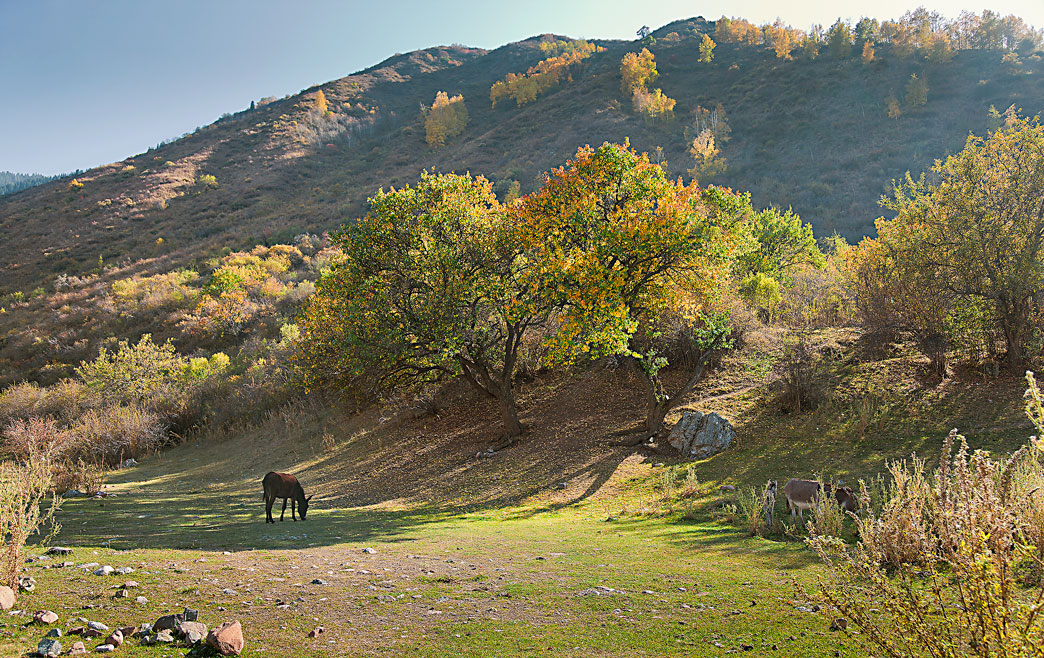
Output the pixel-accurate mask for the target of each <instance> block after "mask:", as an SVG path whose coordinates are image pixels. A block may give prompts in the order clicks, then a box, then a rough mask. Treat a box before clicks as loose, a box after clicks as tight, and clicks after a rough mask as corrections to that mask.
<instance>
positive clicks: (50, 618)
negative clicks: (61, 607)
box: [33, 610, 58, 625]
mask: <svg viewBox="0 0 1044 658" xmlns="http://www.w3.org/2000/svg"><path fill="white" fill-rule="evenodd" d="M33 621H35V622H36V623H37V624H48V625H50V624H53V623H55V622H56V621H58V615H56V614H55V613H53V612H51V611H50V610H40V611H39V612H37V613H36V614H35V615H33Z"/></svg>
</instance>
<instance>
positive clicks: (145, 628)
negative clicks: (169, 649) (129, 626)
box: [124, 623, 152, 637]
mask: <svg viewBox="0 0 1044 658" xmlns="http://www.w3.org/2000/svg"><path fill="white" fill-rule="evenodd" d="M151 631H152V624H149V623H144V624H142V625H141V626H139V627H138V631H137V632H136V633H134V635H136V636H138V637H145V636H146V635H148V634H149V633H150V632H151ZM124 635H126V633H124Z"/></svg>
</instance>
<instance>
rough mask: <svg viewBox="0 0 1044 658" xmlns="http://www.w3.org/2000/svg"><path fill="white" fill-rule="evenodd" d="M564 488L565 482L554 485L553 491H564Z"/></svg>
mask: <svg viewBox="0 0 1044 658" xmlns="http://www.w3.org/2000/svg"><path fill="white" fill-rule="evenodd" d="M565 488H566V483H565V482H559V483H558V484H556V485H555V489H565Z"/></svg>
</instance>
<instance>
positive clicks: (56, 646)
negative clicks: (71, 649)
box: [36, 637, 62, 657]
mask: <svg viewBox="0 0 1044 658" xmlns="http://www.w3.org/2000/svg"><path fill="white" fill-rule="evenodd" d="M61 652H62V643H61V642H59V641H58V640H56V639H54V638H50V637H45V638H44V639H42V640H40V643H39V644H37V645H36V655H38V656H48V657H50V656H57V655H59V654H61Z"/></svg>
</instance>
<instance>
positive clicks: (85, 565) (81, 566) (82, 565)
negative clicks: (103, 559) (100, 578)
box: [80, 562, 101, 571]
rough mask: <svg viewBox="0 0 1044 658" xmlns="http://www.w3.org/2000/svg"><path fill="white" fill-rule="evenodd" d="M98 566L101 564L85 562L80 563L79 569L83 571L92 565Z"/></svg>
mask: <svg viewBox="0 0 1044 658" xmlns="http://www.w3.org/2000/svg"><path fill="white" fill-rule="evenodd" d="M99 566H101V565H100V564H98V563H97V562H87V563H86V564H81V565H80V569H83V570H84V571H90V570H91V569H93V568H94V567H99Z"/></svg>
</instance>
